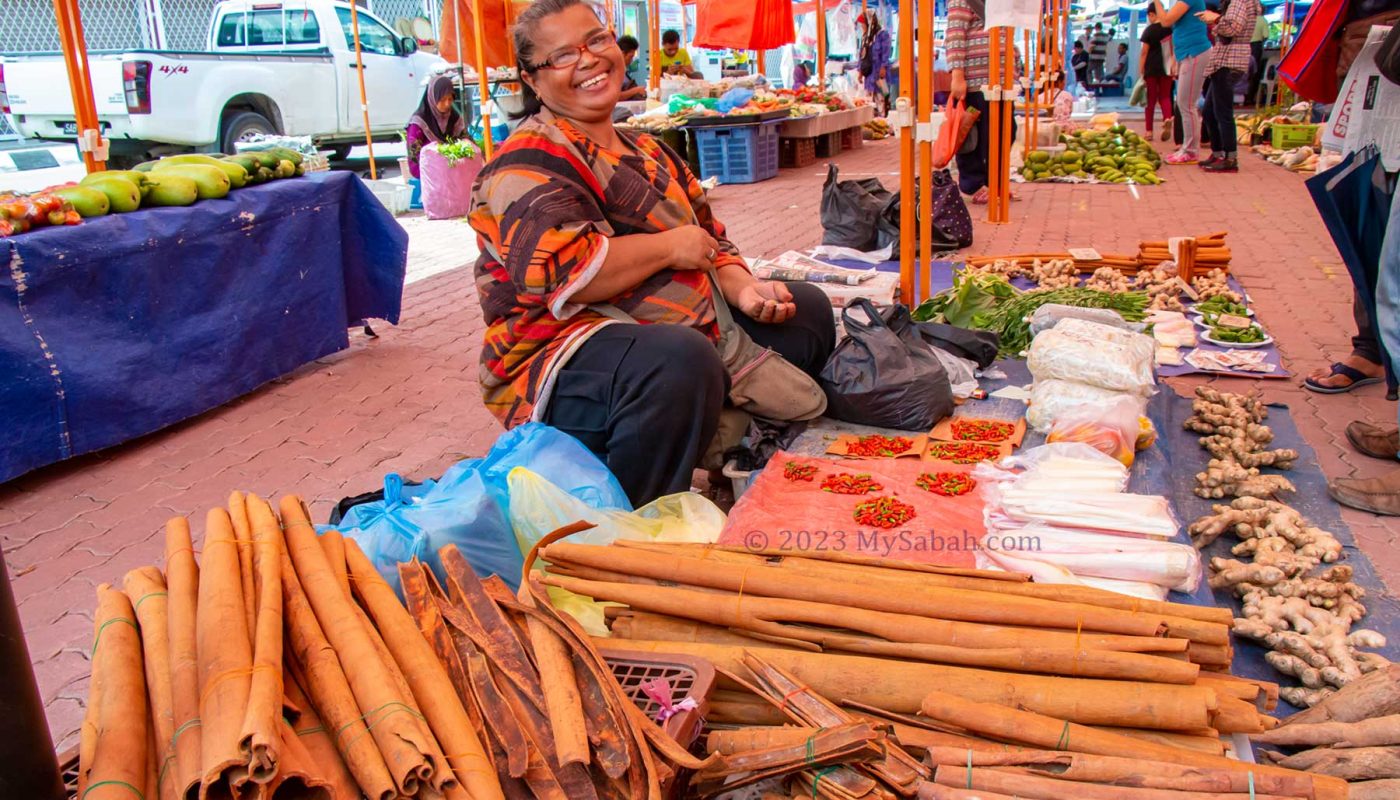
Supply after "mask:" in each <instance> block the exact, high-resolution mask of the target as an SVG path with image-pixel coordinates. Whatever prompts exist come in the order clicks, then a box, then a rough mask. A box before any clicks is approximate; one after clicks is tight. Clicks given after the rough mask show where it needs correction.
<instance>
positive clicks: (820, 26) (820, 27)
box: [817, 0, 826, 89]
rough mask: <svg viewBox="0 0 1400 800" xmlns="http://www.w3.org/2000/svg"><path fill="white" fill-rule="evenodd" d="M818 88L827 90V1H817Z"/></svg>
mask: <svg viewBox="0 0 1400 800" xmlns="http://www.w3.org/2000/svg"><path fill="white" fill-rule="evenodd" d="M817 86H818V87H820V88H822V89H825V88H826V0H817Z"/></svg>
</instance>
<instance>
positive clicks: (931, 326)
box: [914, 322, 1001, 369]
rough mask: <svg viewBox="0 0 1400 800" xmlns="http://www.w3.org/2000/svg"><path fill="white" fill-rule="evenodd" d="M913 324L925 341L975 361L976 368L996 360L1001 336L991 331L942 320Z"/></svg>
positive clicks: (981, 367)
mask: <svg viewBox="0 0 1400 800" xmlns="http://www.w3.org/2000/svg"><path fill="white" fill-rule="evenodd" d="M914 325H915V326H916V327H917V328H918V330H919V335H920V336H922V337H923V339H924V341H925V342H928V343H929V344H931V345H933V346H934V347H937V348H938V349H940V350H945V351H947V352H949V353H952V354H953V355H955V356H957V357H958V358H965V359H967V360H968V361H972V362H974V363H976V364H977V368H978V369H986V368H987V367H988V365H990V364H991V363H992V362H993V361H996V360H997V350H998V348H999V347H1000V345H1001V337H999V336H997V335H996V333H994V332H992V331H978V330H972V329H969V328H959V327H957V326H956V325H948V324H947V323H943V322H916V323H914Z"/></svg>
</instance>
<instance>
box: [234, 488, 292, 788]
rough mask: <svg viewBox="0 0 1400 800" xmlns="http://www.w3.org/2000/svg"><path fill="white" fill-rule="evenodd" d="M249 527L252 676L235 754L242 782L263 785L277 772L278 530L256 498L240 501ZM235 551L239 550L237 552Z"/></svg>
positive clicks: (279, 705) (279, 665) (279, 709)
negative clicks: (241, 761)
mask: <svg viewBox="0 0 1400 800" xmlns="http://www.w3.org/2000/svg"><path fill="white" fill-rule="evenodd" d="M244 500H245V506H246V509H247V515H248V523H249V526H250V528H251V536H252V548H251V549H252V551H253V558H252V563H251V565H250V566H251V567H252V569H253V590H254V592H256V595H257V596H256V597H255V598H254V604H253V606H254V619H255V620H256V624H257V627H255V628H254V629H253V630H252V635H253V674H252V680H251V681H250V683H249V686H248V709H247V713H245V714H244V717H243V727H242V734H241V736H240V737H239V739H238V747H239V750H240V751H241V752H242V753H243V756H244V758H246V759H247V760H248V778H249V780H251V781H253V782H254V783H260V784H261V783H267V782H269V781H271V780H272V778H273V777H274V776H275V775H276V774H277V758H278V753H279V748H280V744H281V739H282V725H281V724H280V723H281V720H282V698H283V696H284V694H285V690H284V688H283V686H282V550H283V547H282V526H281V524H280V523H279V522H278V521H277V517H276V516H274V515H273V513H272V508H271V507H270V506H268V504H267V503H266V502H265V501H264V500H263V499H262V498H260V497H258V496H256V495H252V494H250V495H247V496H246V497H245V498H244ZM240 549H241V548H240Z"/></svg>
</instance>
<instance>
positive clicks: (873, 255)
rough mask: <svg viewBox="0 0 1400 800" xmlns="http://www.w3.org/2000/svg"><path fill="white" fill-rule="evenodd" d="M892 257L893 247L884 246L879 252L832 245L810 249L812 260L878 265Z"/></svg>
mask: <svg viewBox="0 0 1400 800" xmlns="http://www.w3.org/2000/svg"><path fill="white" fill-rule="evenodd" d="M893 255H894V245H888V244H887V245H885V246H884V247H882V248H880V249H879V250H871V251H870V252H868V253H867V252H865V251H864V250H857V249H855V248H854V247H838V246H836V245H834V244H819V245H817V246H816V247H814V248H812V257H813V258H840V259H844V260H846V261H863V262H865V263H867V264H880V263H883V262H885V261H889V260H890V258H891V257H892V256H893Z"/></svg>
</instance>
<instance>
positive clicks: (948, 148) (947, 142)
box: [933, 99, 967, 169]
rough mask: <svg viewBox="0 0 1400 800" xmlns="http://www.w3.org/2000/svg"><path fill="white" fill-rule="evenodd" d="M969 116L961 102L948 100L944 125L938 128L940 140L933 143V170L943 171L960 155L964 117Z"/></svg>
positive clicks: (944, 111)
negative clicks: (954, 157) (960, 135)
mask: <svg viewBox="0 0 1400 800" xmlns="http://www.w3.org/2000/svg"><path fill="white" fill-rule="evenodd" d="M966 115H967V108H966V106H964V105H963V101H961V100H952V99H949V100H948V105H947V106H945V107H944V109H943V123H942V124H941V125H939V126H938V138H937V139H935V140H934V142H933V168H934V169H943V168H944V167H946V166H948V164H949V162H951V161H952V160H953V156H956V155H957V154H958V148H960V147H962V139H961V138H960V137H959V133H960V132H961V131H962V128H963V117H964V116H966Z"/></svg>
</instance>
